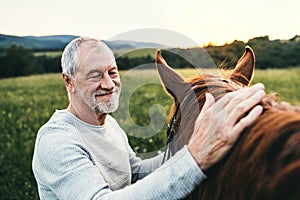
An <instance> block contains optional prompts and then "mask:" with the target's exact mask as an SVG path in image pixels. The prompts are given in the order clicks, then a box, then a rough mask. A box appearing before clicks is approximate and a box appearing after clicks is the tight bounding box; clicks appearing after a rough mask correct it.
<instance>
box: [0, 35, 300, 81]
mask: <svg viewBox="0 0 300 200" xmlns="http://www.w3.org/2000/svg"><path fill="white" fill-rule="evenodd" d="M299 38H300V36H295V37H294V38H292V39H290V40H269V37H268V36H265V37H258V38H253V39H250V40H249V41H248V42H247V43H244V42H242V41H238V40H236V41H234V42H232V43H230V44H225V45H223V46H212V45H208V46H206V47H204V48H200V47H195V48H187V49H180V48H173V49H172V48H171V49H164V50H163V52H162V53H163V55H164V57H165V58H166V59H167V60H168V62H169V64H170V65H172V66H173V67H174V68H193V67H197V68H215V67H216V66H221V67H224V68H233V67H234V66H235V63H236V62H237V60H238V58H239V57H240V56H241V55H242V53H243V52H244V48H245V46H246V45H250V46H251V47H252V48H253V50H254V52H255V54H256V68H257V69H269V68H287V67H295V66H299V65H300V57H299V53H300V39H299ZM35 40H37V38H35ZM43 41H44V40H43V38H39V42H43ZM63 42H66V41H65V40H64V41H63ZM113 50H114V53H115V56H116V59H117V63H118V67H119V69H120V70H128V69H132V68H135V67H137V66H140V65H143V64H148V63H154V59H155V58H154V57H155V51H156V49H154V48H139V49H135V50H132V49H113ZM61 51H62V49H59V50H58V51H57V52H53V51H50V52H41V51H38V52H33V51H32V50H31V49H26V48H24V47H23V46H17V45H16V44H12V45H11V46H10V47H9V48H7V49H5V50H4V51H3V52H2V53H1V54H0V78H1V77H16V76H23V75H30V74H41V73H53V72H60V70H61V69H60V57H61Z"/></svg>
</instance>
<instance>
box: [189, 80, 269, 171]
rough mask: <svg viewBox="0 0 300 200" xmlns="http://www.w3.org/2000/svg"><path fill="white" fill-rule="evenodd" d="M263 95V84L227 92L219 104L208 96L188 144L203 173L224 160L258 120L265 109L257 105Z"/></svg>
mask: <svg viewBox="0 0 300 200" xmlns="http://www.w3.org/2000/svg"><path fill="white" fill-rule="evenodd" d="M264 96H265V92H264V85H263V84H256V85H253V86H252V87H249V88H244V89H241V90H238V91H235V92H232V93H228V94H226V95H225V96H224V97H223V98H221V99H220V100H219V101H218V102H216V103H215V100H214V98H213V96H212V95H211V94H208V93H207V94H206V101H205V104H204V106H203V108H202V110H201V112H200V114H199V116H198V118H197V120H196V122H195V127H194V132H193V135H192V137H191V139H190V142H189V144H188V149H189V150H190V152H191V154H192V156H193V157H194V159H195V160H196V162H197V163H198V165H199V167H200V168H201V170H203V171H205V170H207V169H208V168H209V167H211V166H213V165H214V164H216V163H217V162H218V161H219V160H221V159H222V158H223V157H224V156H225V155H226V154H227V153H228V151H229V150H230V148H231V147H232V146H233V145H234V143H235V141H236V140H237V139H238V137H239V135H240V133H241V132H242V131H243V130H244V128H245V127H247V126H248V125H250V124H251V123H252V122H253V121H254V120H255V119H257V117H258V116H259V115H260V114H261V113H262V110H263V109H262V106H260V105H257V104H258V103H259V102H260V101H261V100H262V98H263V97H264ZM249 111H250V112H249ZM247 112H249V113H248V114H247V115H246V116H244V115H245V114H246V113H247ZM243 116H244V117H243ZM241 117H243V118H241ZM240 118H241V119H240ZM239 119H240V120H239Z"/></svg>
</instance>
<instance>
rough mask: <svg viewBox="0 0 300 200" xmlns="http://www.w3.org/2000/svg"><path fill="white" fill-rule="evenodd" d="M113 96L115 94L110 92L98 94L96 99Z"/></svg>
mask: <svg viewBox="0 0 300 200" xmlns="http://www.w3.org/2000/svg"><path fill="white" fill-rule="evenodd" d="M112 94H113V92H108V93H104V94H96V95H95V97H104V96H109V95H112Z"/></svg>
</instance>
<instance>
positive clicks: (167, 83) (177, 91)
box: [156, 50, 191, 101]
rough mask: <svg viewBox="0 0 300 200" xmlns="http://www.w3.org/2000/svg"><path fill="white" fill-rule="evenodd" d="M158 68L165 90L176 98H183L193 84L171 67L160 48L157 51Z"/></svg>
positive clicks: (178, 99)
mask: <svg viewBox="0 0 300 200" xmlns="http://www.w3.org/2000/svg"><path fill="white" fill-rule="evenodd" d="M156 69H157V71H158V74H159V77H160V81H161V82H162V84H163V86H164V88H165V90H166V91H167V92H168V93H169V94H170V95H171V96H172V97H174V98H175V100H177V101H180V100H182V99H183V97H184V96H185V94H186V92H187V91H188V90H189V89H190V87H191V86H190V85H189V84H188V83H187V82H185V81H184V79H183V78H182V77H181V76H180V75H179V74H178V73H177V72H175V71H174V70H173V69H172V68H171V67H169V65H168V64H167V62H166V61H165V60H164V58H163V57H162V55H161V52H160V50H157V51H156Z"/></svg>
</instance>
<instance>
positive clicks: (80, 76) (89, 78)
mask: <svg viewBox="0 0 300 200" xmlns="http://www.w3.org/2000/svg"><path fill="white" fill-rule="evenodd" d="M79 61H80V66H79V68H78V69H77V71H76V75H75V77H76V81H75V84H74V88H75V97H76V98H75V99H76V101H78V102H79V103H80V104H84V105H85V106H87V107H89V108H90V109H91V110H93V111H95V112H97V113H110V112H114V111H115V110H116V109H117V108H118V105H119V96H120V91H121V83H120V76H119V72H118V69H117V65H116V63H115V59H114V56H113V54H111V51H110V50H109V49H108V47H106V46H97V47H81V49H80V55H79ZM75 99H74V100H75ZM81 106H83V105H81Z"/></svg>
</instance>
